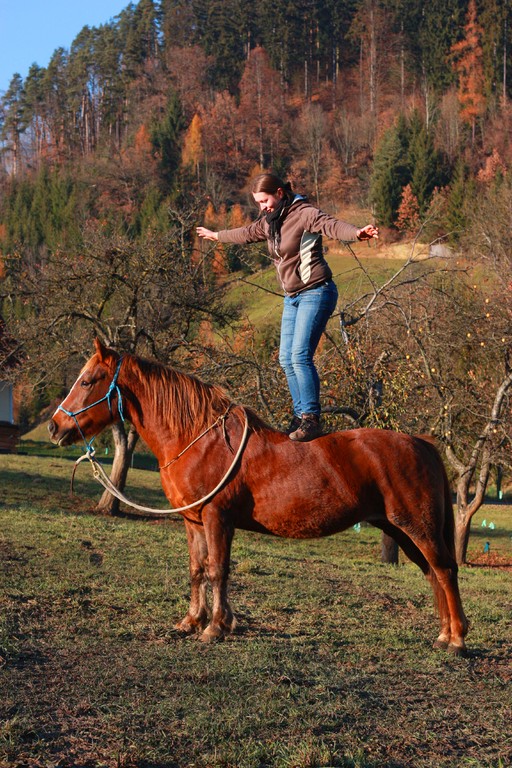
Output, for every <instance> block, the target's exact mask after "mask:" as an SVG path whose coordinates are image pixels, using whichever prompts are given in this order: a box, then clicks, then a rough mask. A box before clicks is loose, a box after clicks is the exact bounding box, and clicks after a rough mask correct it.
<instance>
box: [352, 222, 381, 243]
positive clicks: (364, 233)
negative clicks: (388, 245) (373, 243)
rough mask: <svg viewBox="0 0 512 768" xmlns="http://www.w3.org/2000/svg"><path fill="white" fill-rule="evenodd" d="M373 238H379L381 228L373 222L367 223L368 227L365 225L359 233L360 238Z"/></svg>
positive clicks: (358, 237)
mask: <svg viewBox="0 0 512 768" xmlns="http://www.w3.org/2000/svg"><path fill="white" fill-rule="evenodd" d="M373 238H375V239H376V240H378V238H379V230H378V228H377V227H374V226H373V224H367V225H366V227H363V228H362V229H360V230H359V232H358V233H357V239H358V240H372V239H373Z"/></svg>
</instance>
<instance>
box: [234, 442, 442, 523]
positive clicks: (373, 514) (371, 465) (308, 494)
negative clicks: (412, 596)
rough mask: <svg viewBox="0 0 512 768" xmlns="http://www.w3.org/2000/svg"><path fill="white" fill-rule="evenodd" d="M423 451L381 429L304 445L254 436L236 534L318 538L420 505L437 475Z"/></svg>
mask: <svg viewBox="0 0 512 768" xmlns="http://www.w3.org/2000/svg"><path fill="white" fill-rule="evenodd" d="M426 445H427V444H426V443H423V441H422V440H421V439H419V438H415V437H413V436H410V435H406V434H404V433H399V432H392V431H388V430H379V429H354V430H345V431H342V432H334V433H331V434H328V435H324V436H322V437H320V438H317V439H316V440H313V441H311V442H309V443H297V442H293V441H291V440H289V438H288V437H287V436H286V435H284V434H280V433H277V432H275V431H271V432H268V433H265V432H262V433H259V435H253V436H251V440H250V441H249V446H248V451H247V456H246V458H245V464H244V472H243V477H244V492H245V493H244V497H245V500H246V504H245V507H244V510H240V511H239V513H238V521H239V523H240V525H238V526H237V527H244V528H245V527H247V528H252V529H258V530H264V531H266V532H268V533H274V534H277V535H280V536H288V537H293V538H309V537H318V536H326V535H330V534H332V533H336V532H338V531H341V530H344V529H346V528H348V527H350V526H351V525H354V524H355V523H357V522H360V521H362V520H368V521H370V522H371V521H372V520H373V521H378V520H383V519H384V518H385V515H386V507H387V506H388V507H389V506H390V505H391V506H394V507H396V508H405V506H406V505H411V504H415V505H420V506H421V505H422V503H423V497H424V496H425V494H426V493H428V489H429V488H430V487H431V486H432V484H433V483H435V484H436V485H437V483H436V482H435V479H436V476H437V475H438V474H439V472H438V469H436V468H435V467H434V464H435V462H433V461H432V459H433V455H431V447H430V446H429V447H428V449H427V448H426V447H425V446H426ZM434 451H435V449H434ZM438 490H439V488H437V489H436V493H437V492H438ZM244 521H245V524H244Z"/></svg>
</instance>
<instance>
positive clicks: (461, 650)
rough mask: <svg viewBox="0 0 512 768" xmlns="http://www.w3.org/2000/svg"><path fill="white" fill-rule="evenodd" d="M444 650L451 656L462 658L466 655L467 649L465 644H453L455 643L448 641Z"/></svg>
mask: <svg viewBox="0 0 512 768" xmlns="http://www.w3.org/2000/svg"><path fill="white" fill-rule="evenodd" d="M446 650H447V651H448V653H451V655H452V656H459V657H460V658H462V659H463V658H465V657H466V656H467V655H468V651H467V648H466V646H465V645H455V643H448V647H447V649H446Z"/></svg>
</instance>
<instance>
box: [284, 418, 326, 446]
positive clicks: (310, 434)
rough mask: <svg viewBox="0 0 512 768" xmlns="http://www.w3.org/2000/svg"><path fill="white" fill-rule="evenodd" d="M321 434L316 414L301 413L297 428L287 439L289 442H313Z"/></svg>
mask: <svg viewBox="0 0 512 768" xmlns="http://www.w3.org/2000/svg"><path fill="white" fill-rule="evenodd" d="M321 434H322V429H321V427H320V419H319V418H318V416H317V415H316V413H303V414H302V420H301V423H300V426H299V428H298V429H296V430H295V432H291V433H290V435H289V437H290V440H296V441H297V442H299V443H307V442H309V441H310V440H314V439H315V437H320V435H321Z"/></svg>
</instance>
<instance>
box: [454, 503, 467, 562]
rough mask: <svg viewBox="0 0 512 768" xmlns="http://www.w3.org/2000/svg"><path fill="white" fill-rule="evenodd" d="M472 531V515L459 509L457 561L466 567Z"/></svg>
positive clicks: (456, 520) (456, 543)
mask: <svg viewBox="0 0 512 768" xmlns="http://www.w3.org/2000/svg"><path fill="white" fill-rule="evenodd" d="M470 530H471V515H469V514H465V513H464V511H463V510H461V509H460V508H459V509H458V510H457V516H456V518H455V560H456V561H457V564H458V565H464V563H465V562H466V558H467V554H468V543H469V533H470Z"/></svg>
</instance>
